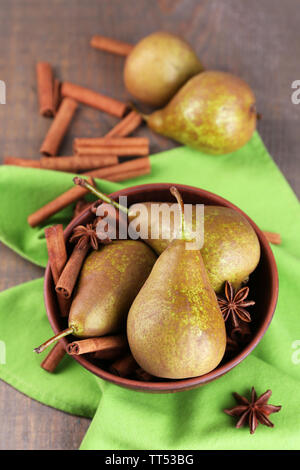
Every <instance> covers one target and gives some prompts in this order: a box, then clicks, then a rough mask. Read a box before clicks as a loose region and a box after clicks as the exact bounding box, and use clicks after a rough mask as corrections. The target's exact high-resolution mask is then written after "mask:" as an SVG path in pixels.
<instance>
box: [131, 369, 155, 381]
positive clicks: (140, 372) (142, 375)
mask: <svg viewBox="0 0 300 470" xmlns="http://www.w3.org/2000/svg"><path fill="white" fill-rule="evenodd" d="M135 375H136V376H137V378H138V379H139V380H141V381H142V382H152V381H153V379H154V377H153V375H151V374H148V372H146V371H145V370H144V369H142V368H141V367H138V368H137V369H136V371H135Z"/></svg>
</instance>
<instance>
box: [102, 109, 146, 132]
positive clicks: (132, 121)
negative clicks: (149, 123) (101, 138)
mask: <svg viewBox="0 0 300 470" xmlns="http://www.w3.org/2000/svg"><path fill="white" fill-rule="evenodd" d="M142 122H143V118H142V116H141V115H140V114H139V113H137V112H136V111H131V112H130V113H129V114H127V116H126V117H125V118H124V119H122V121H120V122H118V124H116V125H115V127H113V128H112V129H111V130H110V131H109V132H108V133H107V134H106V135H105V137H126V136H128V135H129V134H131V133H132V132H133V131H135V130H136V129H137V128H138V127H139V126H140V125H141V123H142Z"/></svg>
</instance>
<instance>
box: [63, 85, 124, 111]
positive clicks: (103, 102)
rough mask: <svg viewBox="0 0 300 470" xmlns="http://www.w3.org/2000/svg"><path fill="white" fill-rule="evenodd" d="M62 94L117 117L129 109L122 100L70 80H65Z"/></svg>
mask: <svg viewBox="0 0 300 470" xmlns="http://www.w3.org/2000/svg"><path fill="white" fill-rule="evenodd" d="M61 94H62V96H65V97H66V96H67V97H69V98H73V99H75V100H76V101H79V102H80V103H83V104H85V105H87V106H92V107H93V108H96V109H100V110H101V111H105V112H106V113H109V114H112V115H113V116H117V117H122V116H123V115H124V113H125V111H126V109H127V105H126V104H125V103H122V102H121V101H118V100H115V99H113V98H109V97H108V96H105V95H102V94H101V93H97V92H95V91H93V90H90V89H89V88H85V87H82V86H79V85H75V84H74V83H70V82H63V84H62V87H61Z"/></svg>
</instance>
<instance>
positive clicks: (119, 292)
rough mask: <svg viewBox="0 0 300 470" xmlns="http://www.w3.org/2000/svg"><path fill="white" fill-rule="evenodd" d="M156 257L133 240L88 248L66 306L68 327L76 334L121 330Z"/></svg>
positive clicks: (89, 334) (140, 243)
mask: <svg viewBox="0 0 300 470" xmlns="http://www.w3.org/2000/svg"><path fill="white" fill-rule="evenodd" d="M156 259H157V257H156V255H155V254H154V252H153V251H152V249H151V248H149V247H148V246H147V245H146V244H145V243H143V242H142V241H135V240H122V241H120V240H117V241H113V242H112V243H110V244H109V245H104V246H102V247H101V248H100V249H99V250H98V251H92V252H91V253H90V254H89V255H88V257H87V258H86V260H85V262H84V264H83V267H82V269H81V272H80V277H79V281H78V285H77V288H76V291H75V296H74V299H73V302H72V305H71V309H70V316H69V327H73V328H74V333H75V334H76V336H79V337H91V336H102V335H106V334H110V333H116V332H118V331H121V330H122V328H124V327H125V326H126V317H127V314H128V311H129V308H130V306H131V304H132V302H133V300H134V298H135V296H136V295H137V293H138V292H139V290H140V288H141V287H142V285H143V284H144V282H145V280H146V279H147V277H148V275H149V274H150V271H151V269H152V267H153V265H154V263H155V261H156Z"/></svg>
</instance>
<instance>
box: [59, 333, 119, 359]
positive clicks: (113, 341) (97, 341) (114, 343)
mask: <svg viewBox="0 0 300 470" xmlns="http://www.w3.org/2000/svg"><path fill="white" fill-rule="evenodd" d="M127 346H128V343H127V339H126V337H125V336H124V335H115V336H102V337H101V338H89V339H82V340H78V341H74V342H73V343H70V344H68V346H67V353H68V354H70V355H72V356H73V355H76V356H77V355H81V354H87V353H92V352H96V351H98V352H100V351H102V352H104V351H112V350H115V349H117V350H118V351H119V350H120V348H125V347H127Z"/></svg>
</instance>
